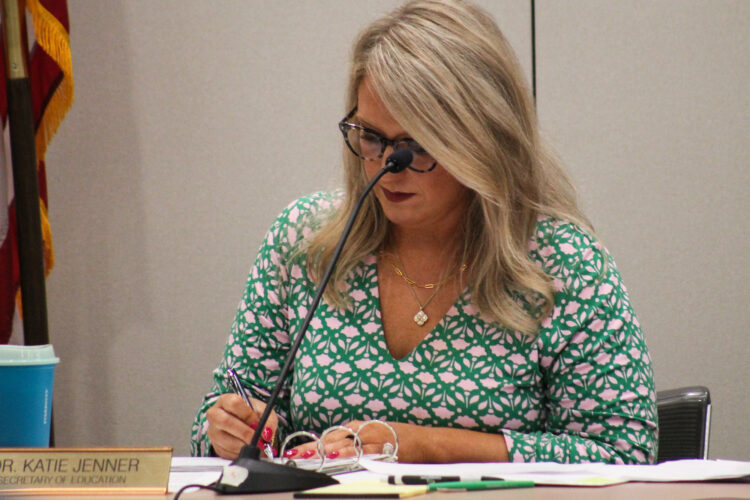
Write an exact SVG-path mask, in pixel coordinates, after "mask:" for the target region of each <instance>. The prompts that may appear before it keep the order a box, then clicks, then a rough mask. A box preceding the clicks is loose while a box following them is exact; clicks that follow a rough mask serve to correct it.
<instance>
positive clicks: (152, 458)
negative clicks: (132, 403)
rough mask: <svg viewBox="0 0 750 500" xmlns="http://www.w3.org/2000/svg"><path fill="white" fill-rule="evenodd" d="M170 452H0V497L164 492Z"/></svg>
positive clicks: (15, 449) (144, 449)
mask: <svg viewBox="0 0 750 500" xmlns="http://www.w3.org/2000/svg"><path fill="white" fill-rule="evenodd" d="M171 461H172V448H166V447H164V448H0V491H2V492H3V494H8V493H17V494H37V493H75V492H76V490H79V491H80V492H82V493H86V492H91V493H93V492H94V491H98V492H102V493H106V492H127V493H143V494H165V493H166V492H167V485H168V483H169V469H170V465H171Z"/></svg>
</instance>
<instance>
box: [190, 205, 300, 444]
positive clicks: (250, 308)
mask: <svg viewBox="0 0 750 500" xmlns="http://www.w3.org/2000/svg"><path fill="white" fill-rule="evenodd" d="M299 211H300V202H297V204H296V205H295V204H293V205H291V206H290V207H288V208H287V209H286V210H285V211H284V212H282V214H281V215H280V216H279V217H278V218H277V220H276V221H275V223H274V224H273V226H272V227H271V229H270V230H269V232H268V233H267V234H266V237H265V239H264V241H263V243H262V245H261V247H260V250H259V251H258V255H257V257H256V260H255V263H254V265H253V267H252V269H251V271H250V273H249V276H248V279H247V284H246V287H245V291H244V293H243V296H242V300H241V301H240V304H239V307H238V310H237V314H236V316H235V319H234V323H233V324H232V328H231V331H230V334H229V339H228V340H227V344H226V348H225V350H224V357H223V359H222V361H221V363H220V364H219V366H218V367H217V368H216V370H214V372H213V378H214V383H213V387H212V388H211V391H210V392H209V393H208V394H206V396H205V397H204V398H203V403H202V405H201V406H200V408H199V410H198V414H197V416H196V418H195V420H194V422H193V426H192V430H191V447H190V451H191V454H192V455H194V456H205V455H209V454H210V453H211V448H210V442H209V439H208V435H207V431H208V422H207V420H206V412H207V411H208V409H209V408H211V406H212V405H213V404H214V403H215V402H216V400H217V399H218V397H219V396H220V395H221V394H223V393H226V392H231V389H230V386H229V384H228V381H227V378H226V370H227V368H234V370H235V371H236V372H237V374H238V375H239V377H240V379H241V380H242V382H243V384H244V385H245V387H247V388H249V389H250V390H251V391H252V393H253V395H254V396H255V397H256V398H258V399H261V400H264V399H266V398H267V397H268V396H269V395H270V393H271V391H272V389H273V386H274V384H275V383H276V381H277V380H278V377H279V374H280V372H281V367H282V366H283V362H284V360H285V359H286V356H287V353H288V351H289V347H290V341H289V337H290V335H289V319H288V318H289V315H288V306H287V292H288V279H289V276H288V274H289V273H288V270H287V269H288V268H287V264H288V262H287V259H288V256H289V255H290V254H291V252H292V250H293V247H294V244H295V242H296V240H297V235H298V234H300V233H301V232H302V231H299V230H298V227H297V225H296V224H295V223H296V222H298V221H299V219H300V215H299ZM288 395H289V386H288V384H287V387H285V388H284V389H283V390H282V392H281V393H280V394H279V398H278V400H277V403H276V406H275V410H276V414H277V416H278V417H279V432H280V433H281V435H284V434H286V433H287V432H288V427H289V424H288V422H289V397H288Z"/></svg>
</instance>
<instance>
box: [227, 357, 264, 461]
mask: <svg viewBox="0 0 750 500" xmlns="http://www.w3.org/2000/svg"><path fill="white" fill-rule="evenodd" d="M227 376H228V377H229V383H230V385H231V386H232V388H233V389H234V392H236V393H237V394H239V395H240V396H242V400H243V401H244V402H245V404H246V405H247V406H249V407H250V409H251V410H253V412H255V413H258V412H257V411H256V410H255V407H254V406H253V403H252V401H250V398H248V397H247V392H246V391H245V387H244V386H243V385H242V382H240V377H238V376H237V372H236V371H234V369H232V368H227ZM263 451H264V452H265V453H266V456H267V457H268V458H273V446H271V443H266V445H265V446H264V448H263Z"/></svg>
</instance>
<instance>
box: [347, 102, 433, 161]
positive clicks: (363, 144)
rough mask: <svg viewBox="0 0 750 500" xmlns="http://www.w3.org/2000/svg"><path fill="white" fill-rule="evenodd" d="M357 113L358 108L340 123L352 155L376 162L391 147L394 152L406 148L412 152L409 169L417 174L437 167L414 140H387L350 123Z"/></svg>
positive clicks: (369, 130) (376, 133)
mask: <svg viewBox="0 0 750 500" xmlns="http://www.w3.org/2000/svg"><path fill="white" fill-rule="evenodd" d="M356 112H357V108H356V107H355V108H354V109H352V110H351V112H349V114H348V115H346V116H345V117H344V119H343V120H341V121H340V122H339V130H341V133H342V134H344V141H346V145H347V146H349V149H350V150H351V152H352V153H354V154H355V155H357V156H358V157H360V158H362V159H363V160H368V161H375V160H378V159H380V158H382V157H383V153H385V148H387V147H388V146H391V147H392V148H393V150H394V151H396V150H397V149H403V148H406V149H408V150H409V151H411V152H412V155H413V160H412V162H411V165H409V167H408V168H409V169H411V170H414V171H415V172H419V173H422V174H423V173H425V172H430V171H432V170H433V169H434V168H435V166H437V161H436V160H435V158H433V157H432V156H430V155H429V153H427V151H425V150H424V148H423V147H422V146H420V145H419V143H418V142H417V141H415V140H413V139H399V140H393V139H386V138H385V137H383V136H382V135H380V134H379V133H378V132H376V131H374V130H372V129H370V128H367V127H363V126H362V125H357V124H356V123H350V122H349V121H348V120H350V119H351V118H352V116H354V113H356Z"/></svg>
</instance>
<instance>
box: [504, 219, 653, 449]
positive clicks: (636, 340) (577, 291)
mask: <svg viewBox="0 0 750 500" xmlns="http://www.w3.org/2000/svg"><path fill="white" fill-rule="evenodd" d="M556 231H557V234H556V236H555V237H554V238H552V239H551V241H553V242H554V243H549V241H550V240H548V242H547V243H543V244H541V245H540V248H538V249H536V250H537V251H538V252H539V255H541V260H542V261H543V266H544V267H545V268H546V269H547V270H548V272H549V273H550V274H552V275H553V276H555V279H554V285H555V289H556V292H557V293H556V294H555V306H554V310H553V312H552V314H551V315H550V316H549V317H548V318H545V319H544V320H543V321H542V325H541V326H542V328H541V330H540V335H539V338H538V339H537V342H538V346H539V354H540V357H539V362H540V368H541V370H542V373H543V380H544V382H545V385H546V387H545V401H544V410H545V412H546V415H547V418H546V428H545V429H542V430H540V431H538V432H535V433H520V432H517V431H513V430H504V431H503V433H504V435H505V439H506V443H507V444H508V450H509V456H510V459H511V461H517V462H520V461H523V462H534V461H538V462H541V461H553V462H568V463H573V462H607V463H620V464H622V463H626V464H631V463H651V462H653V461H654V460H655V458H656V450H657V430H656V429H657V422H656V419H657V414H656V403H655V391H654V381H653V371H652V367H651V358H650V356H649V353H648V349H647V347H646V344H645V342H644V339H643V335H642V333H641V328H640V325H639V323H638V319H637V318H636V316H635V314H634V312H633V309H632V306H631V304H630V300H629V298H628V295H627V290H626V288H625V285H624V284H623V283H622V279H621V277H620V273H619V272H618V270H617V269H616V267H615V263H614V260H613V259H612V258H611V256H610V255H609V254H608V253H607V251H606V249H604V248H603V247H601V245H600V244H599V243H598V242H594V241H593V240H592V239H591V238H590V237H589V236H588V235H586V234H585V233H582V232H580V231H579V230H578V231H576V230H571V229H570V226H569V225H568V227H567V228H565V227H563V228H557V230H556Z"/></svg>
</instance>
